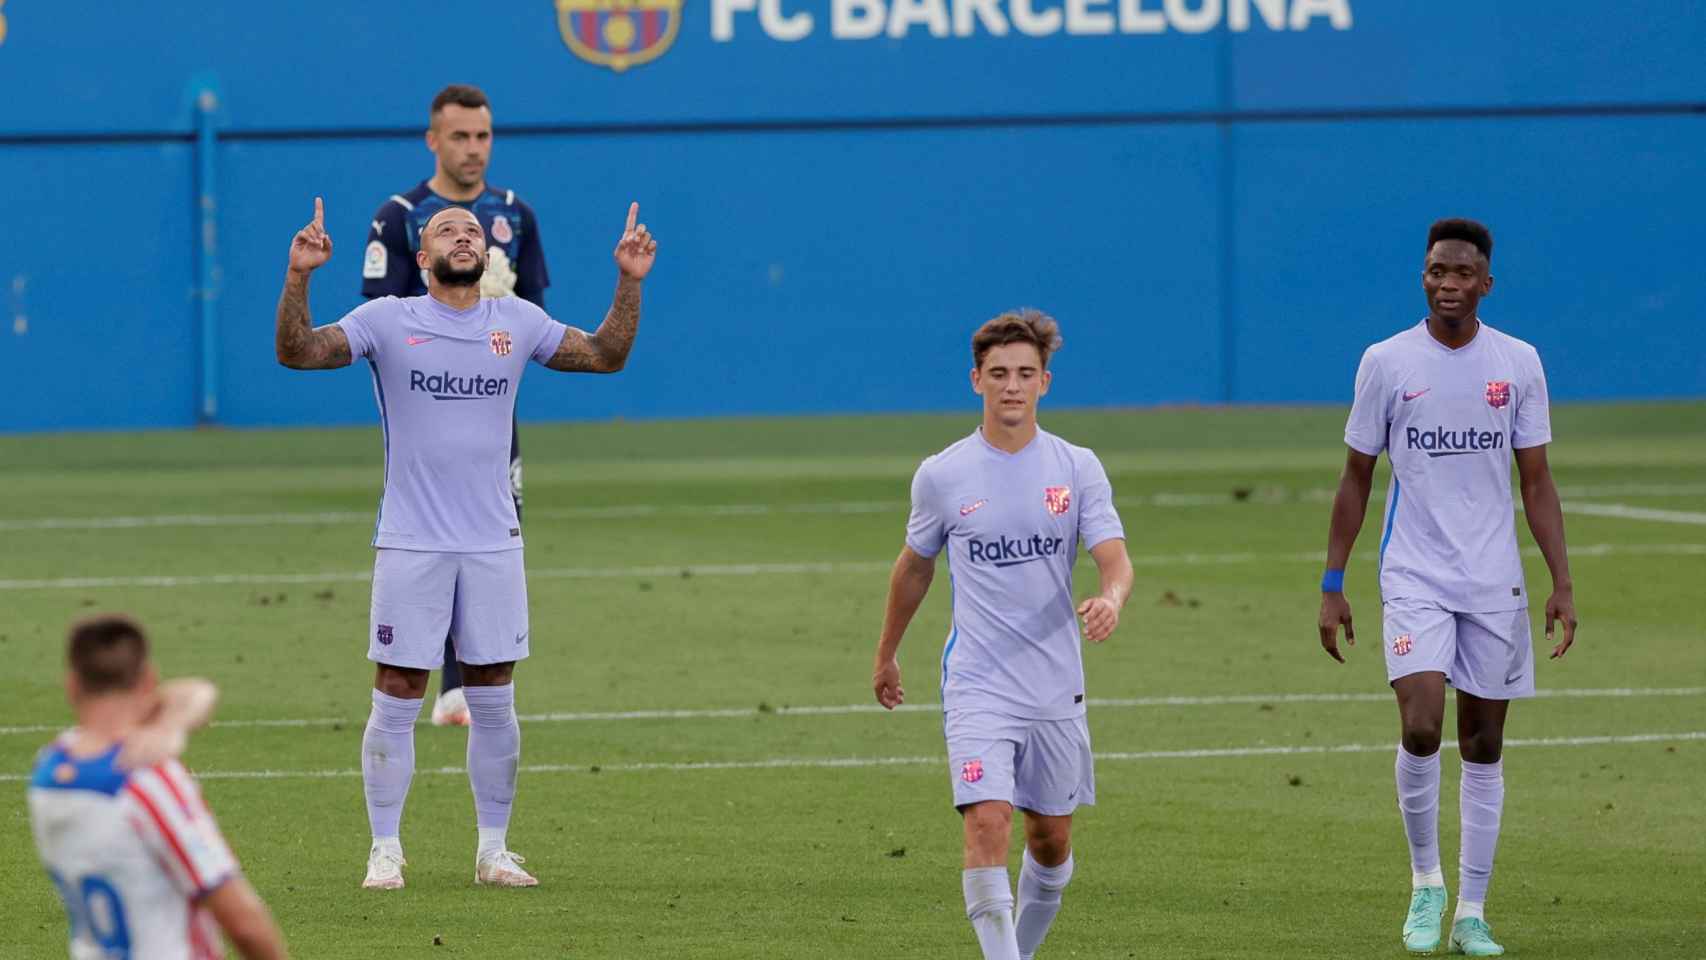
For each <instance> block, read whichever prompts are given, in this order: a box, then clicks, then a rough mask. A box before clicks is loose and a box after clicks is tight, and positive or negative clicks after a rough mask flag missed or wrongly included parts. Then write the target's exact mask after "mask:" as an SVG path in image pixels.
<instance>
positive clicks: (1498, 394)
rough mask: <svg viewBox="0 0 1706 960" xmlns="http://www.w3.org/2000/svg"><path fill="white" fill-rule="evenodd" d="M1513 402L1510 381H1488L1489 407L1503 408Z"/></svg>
mask: <svg viewBox="0 0 1706 960" xmlns="http://www.w3.org/2000/svg"><path fill="white" fill-rule="evenodd" d="M1510 402H1511V382H1510V381H1509V380H1488V381H1487V405H1488V406H1490V407H1493V408H1495V409H1496V408H1498V407H1502V406H1504V405H1505V404H1507V403H1510Z"/></svg>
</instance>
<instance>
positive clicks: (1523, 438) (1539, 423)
mask: <svg viewBox="0 0 1706 960" xmlns="http://www.w3.org/2000/svg"><path fill="white" fill-rule="evenodd" d="M1527 354H1528V356H1527V357H1526V359H1527V360H1528V361H1529V363H1528V364H1527V367H1528V368H1527V369H1526V370H1524V371H1523V377H1522V379H1521V380H1520V381H1519V382H1518V383H1517V385H1516V414H1515V416H1514V417H1513V418H1512V422H1511V449H1513V450H1524V449H1527V448H1529V447H1541V446H1545V445H1546V444H1548V443H1551V442H1552V401H1551V398H1550V397H1549V396H1548V395H1547V393H1546V370H1545V369H1544V368H1543V367H1541V365H1540V354H1539V353H1536V352H1535V351H1534V350H1532V349H1530V350H1529V351H1527Z"/></svg>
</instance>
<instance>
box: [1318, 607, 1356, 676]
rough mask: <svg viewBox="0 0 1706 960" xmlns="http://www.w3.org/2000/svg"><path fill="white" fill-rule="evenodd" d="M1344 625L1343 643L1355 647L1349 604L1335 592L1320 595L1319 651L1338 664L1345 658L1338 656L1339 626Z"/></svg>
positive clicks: (1354, 633)
mask: <svg viewBox="0 0 1706 960" xmlns="http://www.w3.org/2000/svg"><path fill="white" fill-rule="evenodd" d="M1341 623H1342V624H1344V625H1345V643H1346V644H1348V645H1350V646H1353V647H1354V646H1356V645H1357V634H1356V630H1355V629H1354V628H1353V627H1352V626H1351V602H1350V601H1349V600H1346V599H1345V595H1344V594H1342V593H1335V592H1324V593H1322V594H1321V624H1320V626H1321V649H1323V650H1326V651H1327V656H1329V657H1332V658H1333V659H1334V660H1337V661H1339V662H1340V663H1344V662H1345V658H1344V657H1342V656H1340V655H1339V624H1341Z"/></svg>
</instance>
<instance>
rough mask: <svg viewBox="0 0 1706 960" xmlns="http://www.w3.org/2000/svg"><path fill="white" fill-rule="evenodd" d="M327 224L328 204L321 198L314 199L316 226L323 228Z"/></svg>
mask: <svg viewBox="0 0 1706 960" xmlns="http://www.w3.org/2000/svg"><path fill="white" fill-rule="evenodd" d="M325 222H326V204H325V203H324V202H323V201H322V200H321V199H320V198H319V197H315V198H314V226H316V227H318V226H323V225H325Z"/></svg>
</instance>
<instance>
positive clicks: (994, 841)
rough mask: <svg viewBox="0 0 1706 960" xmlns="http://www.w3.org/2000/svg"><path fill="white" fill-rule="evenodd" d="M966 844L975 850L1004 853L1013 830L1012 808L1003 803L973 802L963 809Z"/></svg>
mask: <svg viewBox="0 0 1706 960" xmlns="http://www.w3.org/2000/svg"><path fill="white" fill-rule="evenodd" d="M965 819H966V846H967V847H968V848H971V849H973V850H975V851H980V852H985V853H987V852H991V851H999V852H1002V853H1005V851H1006V850H1007V838H1008V837H1009V836H1011V834H1012V830H1013V808H1012V807H1010V806H1008V805H1007V804H1005V803H1000V802H996V801H988V802H984V803H974V804H972V805H971V806H969V807H966V809H965Z"/></svg>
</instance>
